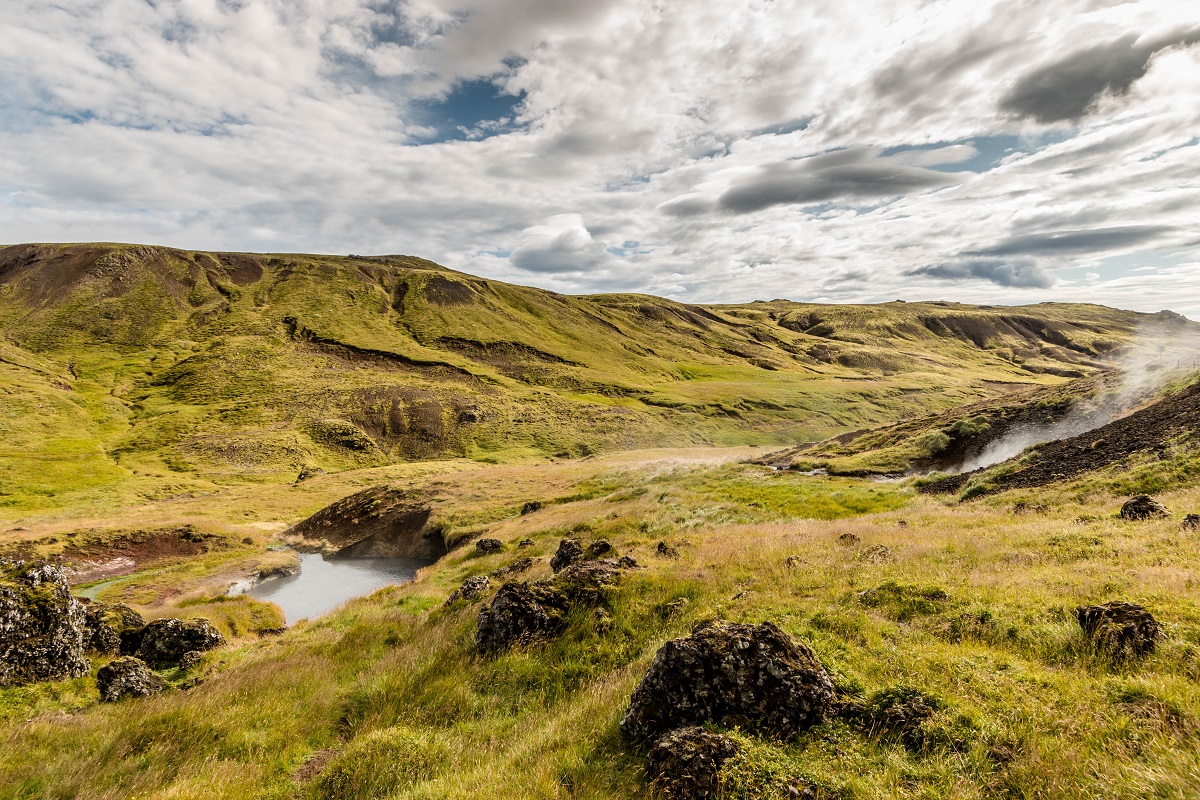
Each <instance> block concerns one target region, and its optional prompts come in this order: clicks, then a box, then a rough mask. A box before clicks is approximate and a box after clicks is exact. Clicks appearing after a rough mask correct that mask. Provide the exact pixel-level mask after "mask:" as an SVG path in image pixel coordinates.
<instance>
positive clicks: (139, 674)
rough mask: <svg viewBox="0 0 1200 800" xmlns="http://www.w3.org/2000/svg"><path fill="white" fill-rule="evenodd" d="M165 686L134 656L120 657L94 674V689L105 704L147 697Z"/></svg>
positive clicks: (143, 662) (163, 682) (144, 663)
mask: <svg viewBox="0 0 1200 800" xmlns="http://www.w3.org/2000/svg"><path fill="white" fill-rule="evenodd" d="M165 685H166V682H165V681H163V679H162V678H160V677H158V676H157V675H155V674H154V673H153V672H151V671H150V667H148V666H146V662H145V661H142V660H141V659H140V658H135V657H134V656H121V657H120V658H118V659H116V660H114V661H112V662H110V663H108V664H105V665H104V666H103V667H101V668H100V671H99V672H97V673H96V688H97V689H99V690H100V699H101V700H103V701H105V702H106V703H115V702H116V701H118V700H120V699H121V698H122V697H147V696H149V695H152V694H154V693H155V692H161V691H162V690H163V687H164V686H165Z"/></svg>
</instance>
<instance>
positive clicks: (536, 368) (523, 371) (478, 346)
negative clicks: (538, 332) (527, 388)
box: [435, 337, 577, 382]
mask: <svg viewBox="0 0 1200 800" xmlns="http://www.w3.org/2000/svg"><path fill="white" fill-rule="evenodd" d="M435 344H436V345H437V346H438V347H442V348H445V349H447V350H452V351H454V352H456V353H461V354H462V355H464V356H466V357H467V358H469V359H471V360H472V361H477V362H479V363H481V364H488V365H489V366H492V367H495V368H496V371H497V372H499V373H500V374H501V375H505V376H507V377H509V378H513V379H514V380H519V381H526V382H536V381H538V379H539V378H545V377H547V376H548V373H547V369H546V367H547V365H553V364H566V365H572V366H577V365H575V364H574V362H571V361H568V360H567V359H565V358H561V357H559V356H556V355H554V354H553V353H547V352H545V351H544V350H538V349H537V348H536V347H530V346H529V345H526V344H521V343H519V342H479V341H475V340H474V339H458V338H452V337H443V338H441V339H438V340H437V341H436V342H435Z"/></svg>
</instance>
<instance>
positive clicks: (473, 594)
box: [445, 575, 492, 606]
mask: <svg viewBox="0 0 1200 800" xmlns="http://www.w3.org/2000/svg"><path fill="white" fill-rule="evenodd" d="M491 585H492V582H491V580H490V579H489V578H488V576H487V575H472V576H471V577H470V578H467V579H466V580H465V581H463V582H462V586H459V587H458V588H457V589H455V590H454V591H453V592H451V593H450V596H449V597H447V598H446V603H445V604H446V605H448V606H452V605H454V604H455V603H457V602H458V601H459V600H466V601H467V602H469V603H474V602H475V601H476V600H478V599H479V598H480V597H482V596H483V593H484V592H486V591H487V590H488V587H490V586H491Z"/></svg>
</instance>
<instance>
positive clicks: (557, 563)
mask: <svg viewBox="0 0 1200 800" xmlns="http://www.w3.org/2000/svg"><path fill="white" fill-rule="evenodd" d="M582 558H583V545H581V544H580V543H579V540H578V539H563V540H562V541H561V542H559V543H558V551H557V552H556V553H555V554H554V558H552V559H550V569H552V570H554V571H555V572H562V571H563V570H564V569H565V568H566V567H568V566H570V565H571V564H574V563H575V562H576V561H579V560H580V559H582Z"/></svg>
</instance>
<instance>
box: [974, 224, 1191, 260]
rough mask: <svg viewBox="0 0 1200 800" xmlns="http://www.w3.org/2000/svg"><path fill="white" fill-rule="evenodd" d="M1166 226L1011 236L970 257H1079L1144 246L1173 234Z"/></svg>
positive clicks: (977, 251)
mask: <svg viewBox="0 0 1200 800" xmlns="http://www.w3.org/2000/svg"><path fill="white" fill-rule="evenodd" d="M1170 232H1171V228H1168V227H1166V226H1163V225H1124V226H1118V227H1111V228H1092V229H1090V230H1066V231H1050V232H1048V233H1027V234H1022V235H1018V236H1010V237H1009V238H1007V239H1003V240H1001V241H1000V242H998V243H996V244H994V245H992V246H991V247H984V248H981V249H978V250H971V251H968V255H980V256H1012V255H1043V256H1047V255H1079V254H1088V253H1096V252H1106V251H1112V250H1119V249H1124V248H1128V247H1135V246H1139V245H1144V244H1146V243H1147V242H1150V241H1153V240H1154V239H1156V238H1159V237H1161V236H1163V235H1164V234H1167V233H1170Z"/></svg>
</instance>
